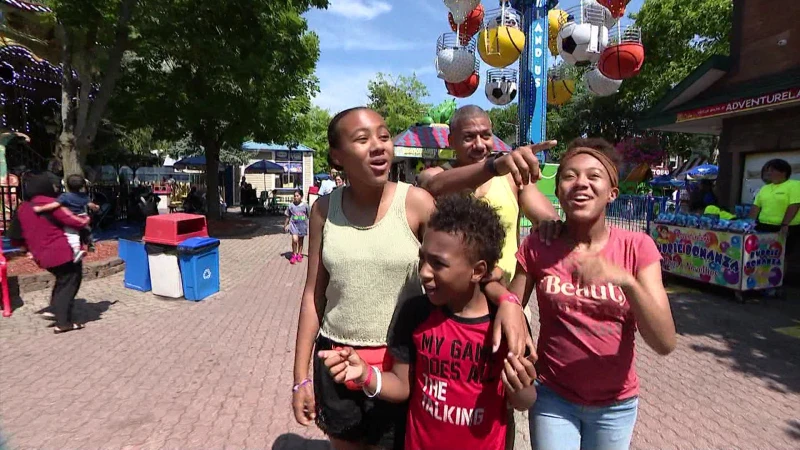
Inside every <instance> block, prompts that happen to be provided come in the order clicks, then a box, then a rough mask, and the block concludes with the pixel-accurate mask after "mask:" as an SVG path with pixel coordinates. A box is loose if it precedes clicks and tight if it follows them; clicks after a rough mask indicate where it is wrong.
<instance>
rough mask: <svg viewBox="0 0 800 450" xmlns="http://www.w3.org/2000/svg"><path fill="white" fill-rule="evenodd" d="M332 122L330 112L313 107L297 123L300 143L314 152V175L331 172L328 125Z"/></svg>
mask: <svg viewBox="0 0 800 450" xmlns="http://www.w3.org/2000/svg"><path fill="white" fill-rule="evenodd" d="M330 121H331V114H330V112H328V110H327V109H322V108H320V107H318V106H312V107H311V109H310V110H309V111H308V112H307V113H305V114H303V115H301V116H300V119H299V120H298V121H297V122H298V127H297V128H298V132H299V134H300V138H299V141H300V143H301V144H303V145H305V146H306V147H309V148H311V149H313V150H314V173H320V172H327V171H328V170H329V167H328V123H329V122H330Z"/></svg>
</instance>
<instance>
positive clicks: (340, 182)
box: [333, 175, 344, 189]
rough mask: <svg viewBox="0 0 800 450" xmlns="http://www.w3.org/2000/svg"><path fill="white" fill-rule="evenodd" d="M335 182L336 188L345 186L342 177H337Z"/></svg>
mask: <svg viewBox="0 0 800 450" xmlns="http://www.w3.org/2000/svg"><path fill="white" fill-rule="evenodd" d="M333 181H334V182H335V183H336V188H340V187H342V186H344V179H342V176H341V175H336V178H335V179H334V180H333ZM334 189H335V188H334Z"/></svg>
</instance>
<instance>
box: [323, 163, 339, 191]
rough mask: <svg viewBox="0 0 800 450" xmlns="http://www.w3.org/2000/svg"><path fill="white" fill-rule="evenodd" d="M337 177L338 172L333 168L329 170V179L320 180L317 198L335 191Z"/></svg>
mask: <svg viewBox="0 0 800 450" xmlns="http://www.w3.org/2000/svg"><path fill="white" fill-rule="evenodd" d="M338 175H339V171H338V170H336V169H335V168H331V172H330V177H329V178H328V179H325V180H322V183H321V184H320V185H319V196H320V197H322V196H325V195H328V194H330V193H331V192H333V190H334V189H336V177H337V176H338Z"/></svg>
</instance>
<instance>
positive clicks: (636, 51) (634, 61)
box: [597, 27, 644, 80]
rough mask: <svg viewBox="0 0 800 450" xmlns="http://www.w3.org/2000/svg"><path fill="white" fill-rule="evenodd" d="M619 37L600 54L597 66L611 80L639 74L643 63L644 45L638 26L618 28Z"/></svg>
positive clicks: (625, 78)
mask: <svg viewBox="0 0 800 450" xmlns="http://www.w3.org/2000/svg"><path fill="white" fill-rule="evenodd" d="M618 33H619V37H618V38H617V39H615V41H616V42H614V43H613V44H612V45H609V46H608V47H606V49H605V50H603V53H602V54H601V55H600V61H599V62H598V64H597V68H598V69H599V70H600V72H602V74H603V75H605V76H606V77H608V78H611V79H612V80H627V79H628V78H633V77H635V76H636V75H638V74H639V72H640V71H641V70H642V64H643V63H644V46H643V45H642V33H641V30H640V29H639V28H635V27H628V28H625V29H624V30H618Z"/></svg>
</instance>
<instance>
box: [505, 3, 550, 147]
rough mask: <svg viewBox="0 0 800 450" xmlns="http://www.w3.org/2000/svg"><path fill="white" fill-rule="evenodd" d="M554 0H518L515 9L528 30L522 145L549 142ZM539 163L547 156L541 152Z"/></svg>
mask: <svg viewBox="0 0 800 450" xmlns="http://www.w3.org/2000/svg"><path fill="white" fill-rule="evenodd" d="M555 3H556V2H554V1H552V0H517V1H515V2H513V4H514V7H515V8H516V9H517V10H518V11H521V12H522V15H523V22H524V27H525V48H524V49H523V51H522V56H521V57H520V62H519V73H520V98H519V123H520V129H521V133H520V142H519V143H520V145H522V144H527V143H537V142H542V141H544V140H546V139H547V130H546V127H547V63H548V55H549V50H548V48H547V33H548V29H549V25H548V21H547V11H548V9H549V7H550V6H551V5H554V4H555ZM537 156H538V157H539V160H540V161H542V162H544V160H545V157H546V155H545V154H544V152H541V153H540V154H539V155H537Z"/></svg>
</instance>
